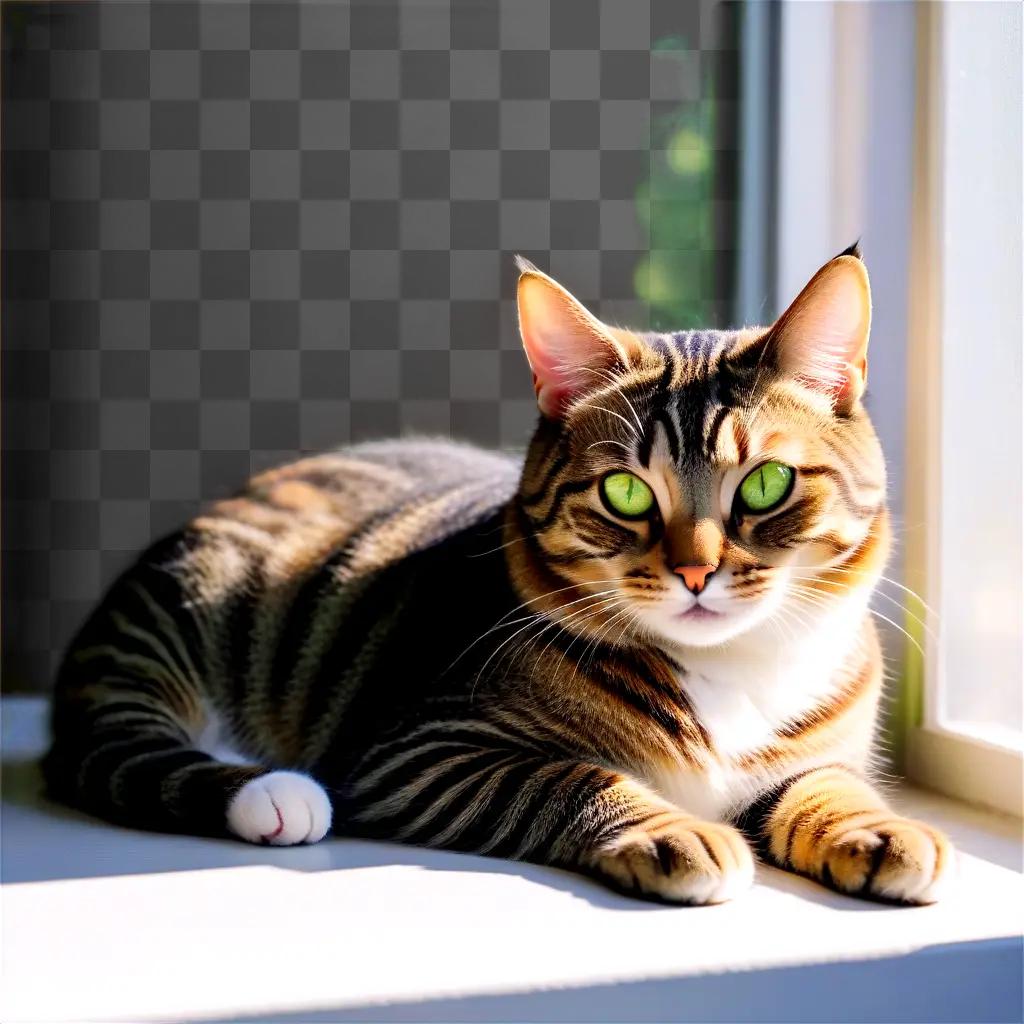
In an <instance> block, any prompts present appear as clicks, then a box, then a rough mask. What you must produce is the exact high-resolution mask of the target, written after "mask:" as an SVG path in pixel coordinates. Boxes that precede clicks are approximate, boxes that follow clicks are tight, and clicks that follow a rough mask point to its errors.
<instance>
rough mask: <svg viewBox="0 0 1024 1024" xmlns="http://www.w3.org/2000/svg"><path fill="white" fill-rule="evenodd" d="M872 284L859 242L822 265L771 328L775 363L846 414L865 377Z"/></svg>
mask: <svg viewBox="0 0 1024 1024" xmlns="http://www.w3.org/2000/svg"><path fill="white" fill-rule="evenodd" d="M870 330H871V286H870V284H869V283H868V273H867V270H866V269H865V267H864V263H863V262H862V261H861V259H860V251H859V249H858V248H857V246H851V247H850V248H849V249H847V250H846V251H845V252H843V253H841V254H840V255H839V256H837V257H836V258H835V259H833V260H831V261H830V262H828V263H826V264H825V266H823V267H822V268H821V270H819V271H818V272H817V273H816V274H815V275H814V277H812V278H811V280H810V283H809V284H808V285H807V286H806V287H805V288H804V290H803V291H802V292H801V293H800V294H799V295H798V296H797V297H796V299H795V300H794V302H793V304H792V305H791V306H790V307H789V309H787V310H786V312H785V313H783V314H782V316H780V317H779V319H778V320H777V321H776V323H775V326H774V327H772V329H771V331H770V340H769V344H770V345H771V348H772V356H773V361H774V363H775V365H776V366H777V367H778V369H779V370H781V371H782V372H783V373H785V374H787V375H789V376H792V377H794V378H796V379H797V380H798V381H799V382H800V383H801V384H803V385H805V386H806V387H809V388H811V389H812V390H813V391H815V392H817V393H818V394H820V395H823V396H824V397H826V398H827V399H828V400H829V402H830V403H831V404H832V407H833V408H834V409H835V410H836V412H840V413H846V412H849V411H850V409H851V408H852V407H853V406H854V404H855V403H856V402H857V400H858V399H859V398H860V396H861V395H862V394H863V393H864V387H865V385H866V384H867V376H868V334H869V332H870Z"/></svg>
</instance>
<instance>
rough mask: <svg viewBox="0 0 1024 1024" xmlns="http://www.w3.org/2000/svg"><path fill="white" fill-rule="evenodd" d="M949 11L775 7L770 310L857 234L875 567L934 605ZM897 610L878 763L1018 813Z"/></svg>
mask: <svg viewBox="0 0 1024 1024" xmlns="http://www.w3.org/2000/svg"><path fill="white" fill-rule="evenodd" d="M949 6H950V5H949V4H948V3H947V2H935V3H916V4H913V5H911V4H861V3H835V2H832V3H814V4H810V3H797V2H792V0H791V2H787V3H784V4H782V5H781V7H780V25H779V58H778V59H779V67H778V111H779V113H778V118H779V120H778V133H777V143H778V167H777V171H776V178H777V189H776V193H775V198H776V211H777V217H776V231H775V245H774V263H775V266H774V290H775V298H776V303H777V306H778V305H782V306H784V305H785V304H786V302H788V301H789V300H790V299H791V298H792V297H793V296H795V295H796V293H797V292H798V291H799V289H800V288H801V287H802V286H803V284H804V283H805V282H806V281H807V280H808V279H809V277H810V276H811V274H813V272H814V271H815V270H816V269H817V267H818V266H819V265H820V264H821V263H822V262H824V261H825V260H826V259H828V258H829V257H830V256H832V255H834V254H835V253H837V252H840V251H841V250H842V249H844V248H845V247H846V246H847V245H849V244H850V242H852V241H854V240H855V239H857V238H858V236H860V235H861V234H862V233H863V234H864V235H865V236H866V239H865V241H866V246H865V247H866V259H867V263H868V267H869V271H870V272H871V275H872V280H873V285H874V291H875V304H876V314H877V316H876V323H875V326H874V328H873V332H872V334H873V340H872V351H871V357H870V365H871V372H870V374H869V394H870V399H871V401H872V402H873V407H872V415H873V418H874V419H875V424H876V427H877V428H878V430H879V434H880V436H881V437H882V441H883V445H884V446H885V447H886V450H887V452H888V453H889V455H890V459H891V461H892V462H895V463H897V465H893V466H891V468H892V469H893V470H894V472H893V473H892V487H893V490H892V491H891V493H890V500H891V502H892V503H893V504H895V505H897V506H901V508H898V509H897V511H898V512H899V511H901V512H902V515H901V516H899V517H898V519H897V523H896V526H897V531H896V533H897V537H896V542H897V549H896V551H895V553H894V558H893V562H892V567H891V568H889V569H888V570H887V572H889V573H890V574H891V575H892V576H893V578H894V579H895V580H896V581H899V580H901V579H902V581H903V582H904V583H905V584H906V585H907V586H908V587H910V588H912V589H913V590H915V591H916V592H917V593H919V594H920V595H921V596H922V598H923V599H924V601H925V602H927V604H928V605H930V606H931V607H933V608H937V606H938V603H939V602H938V594H939V590H940V582H941V575H940V573H941V565H940V564H939V560H938V559H937V557H936V552H937V551H938V547H937V545H938V539H939V538H940V536H941V534H940V531H941V527H942V523H941V516H940V515H939V514H938V512H937V510H938V509H939V502H938V498H937V495H938V489H937V488H938V481H939V476H938V473H939V466H940V461H941V452H940V447H939V444H938V441H937V439H938V438H939V437H941V432H940V424H941V421H940V417H941V407H940V402H939V400H938V398H939V394H940V387H939V384H940V377H939V373H938V370H939V363H940V360H941V351H942V350H941V345H942V344H943V336H942V327H943V325H942V303H941V296H942V294H943V293H942V288H941V285H942V277H941V275H942V272H943V267H942V258H941V257H942V242H943V237H944V235H943V231H944V227H943V217H942V213H943V211H942V199H943V195H944V193H943V190H942V185H943V165H942V161H943V150H942V138H943V136H942V131H941V129H942V121H943V118H944V114H945V111H944V108H943V92H942V88H943V81H942V75H943V73H944V68H943V62H942V41H943V35H942V33H943V31H944V30H945V28H946V27H948V26H947V24H946V22H945V20H944V19H945V18H946V17H947V13H948V12H947V8H948V7H949ZM970 6H972V5H970V4H966V5H965V7H970ZM1007 6H1008V7H1013V6H1015V5H1014V4H1012V3H1010V4H1008V5H1007ZM883 193H884V194H883ZM774 312H775V313H778V312H780V310H779V309H778V308H776V309H775V310H774ZM883 320H884V323H883ZM880 364H882V365H880ZM1007 514H1014V512H1013V510H1009V511H1008V512H1007ZM1016 514H1019V511H1018V512H1017V513H1016ZM907 524H913V526H914V528H913V529H909V528H905V527H906V526H907ZM897 585H899V584H898V583H897ZM892 592H893V593H894V591H892ZM906 608H907V612H908V615H907V617H906V619H905V620H904V619H903V618H902V616H901V615H900V614H898V613H894V611H893V608H892V607H886V606H885V605H880V609H884V614H886V615H887V616H890V617H891V618H892V619H893V620H894V622H893V627H896V628H893V627H890V626H888V625H886V624H885V623H884V622H879V625H880V626H881V627H882V629H881V631H882V633H883V639H884V641H885V646H886V651H887V654H888V655H889V661H888V668H889V676H890V682H889V687H890V691H889V692H890V697H891V698H892V707H891V708H890V720H889V722H888V728H887V732H888V736H887V737H886V738H887V739H888V741H889V743H888V744H887V745H884V746H883V752H887V753H890V754H891V755H892V760H893V763H894V766H895V768H896V770H901V771H903V772H904V773H905V774H906V775H907V776H908V778H910V779H911V780H912V781H913V782H915V783H918V784H921V785H924V786H926V787H928V788H931V789H936V790H939V791H942V792H945V793H947V794H949V795H951V796H955V797H958V798H960V799H963V800H967V801H969V802H971V803H973V804H979V805H984V806H987V807H990V808H994V809H996V810H999V811H1003V812H1006V813H1010V814H1014V815H1018V816H1019V815H1020V814H1021V811H1022V784H1021V783H1022V768H1024V764H1022V758H1021V753H1020V751H1019V750H1015V749H1013V748H1012V747H1008V746H1006V745H1004V744H1000V743H999V742H997V741H995V740H993V739H992V738H990V737H986V736H980V735H977V734H973V735H972V734H969V733H968V732H967V731H965V730H964V729H960V728H956V727H954V726H953V725H952V724H951V723H949V722H948V721H947V720H945V719H944V716H943V715H942V701H941V683H940V678H941V671H940V669H941V650H942V646H941V635H942V633H941V615H940V616H939V617H938V618H933V617H931V616H930V615H929V614H928V613H926V612H925V610H924V606H923V605H918V604H916V602H915V601H914V600H913V599H912V598H910V599H908V600H907V604H906ZM955 613H956V612H955V609H952V610H950V614H955ZM914 616H917V617H918V618H920V619H923V620H925V621H927V623H928V626H929V630H928V631H926V630H924V629H921V628H919V626H918V625H917V624H916V622H915V619H914ZM901 626H906V627H907V631H908V632H909V633H911V635H912V637H913V639H912V640H910V641H905V639H904V636H902V635H901V633H900V632H899V627H901ZM917 644H920V646H921V647H922V648H923V649H924V653H925V657H924V658H923V659H922V658H921V656H920V655H919V654H918V653H917V649H916V646H915V645H917ZM894 655H895V657H894Z"/></svg>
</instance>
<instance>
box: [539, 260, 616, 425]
mask: <svg viewBox="0 0 1024 1024" xmlns="http://www.w3.org/2000/svg"><path fill="white" fill-rule="evenodd" d="M519 329H520V333H521V334H522V338H523V347H524V348H525V349H526V357H527V359H528V360H529V361H530V368H531V369H532V370H533V386H534V390H535V391H536V393H537V404H538V406H539V407H540V411H541V412H542V413H543V414H544V415H545V416H548V417H551V418H558V417H559V416H561V415H562V414H563V413H564V412H565V409H566V407H567V406H568V405H569V404H571V403H572V401H573V400H574V399H575V398H576V397H577V396H578V395H579V394H580V393H581V392H583V391H586V390H588V389H591V388H593V387H595V386H596V385H597V384H599V383H600V379H601V376H602V371H603V370H608V369H612V368H613V367H615V366H616V365H618V364H619V363H620V362H621V355H620V353H619V351H618V349H617V347H616V344H615V342H614V340H613V339H612V338H611V336H610V335H609V334H608V333H607V330H606V328H605V327H604V325H603V324H602V323H601V322H600V321H599V320H597V319H596V318H595V317H593V316H591V315H590V313H588V312H587V310H586V309H585V308H584V307H583V306H582V305H581V304H580V303H579V302H578V301H577V300H576V299H575V298H573V297H572V295H570V294H569V293H568V292H567V291H566V290H565V289H564V288H562V287H561V286H560V285H558V284H557V283H556V282H554V281H552V280H551V278H549V277H547V276H546V275H543V274H541V273H540V272H539V271H531V272H529V273H524V274H523V276H522V277H521V278H520V281H519Z"/></svg>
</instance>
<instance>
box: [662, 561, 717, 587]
mask: <svg viewBox="0 0 1024 1024" xmlns="http://www.w3.org/2000/svg"><path fill="white" fill-rule="evenodd" d="M672 571H673V572H677V573H679V575H680V576H682V577H683V582H684V583H685V584H686V589H687V590H690V591H692V592H693V593H694V594H699V593H700V592H701V591H702V590H703V589H704V585H705V584H706V583H707V581H708V577H709V576H710V575H711V574H712V573H713V572H714V571H715V566H713V565H677V566H676V567H675V569H673V570H672Z"/></svg>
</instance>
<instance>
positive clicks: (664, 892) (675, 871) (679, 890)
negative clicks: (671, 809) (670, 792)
mask: <svg viewBox="0 0 1024 1024" xmlns="http://www.w3.org/2000/svg"><path fill="white" fill-rule="evenodd" d="M588 866H589V867H590V868H592V869H593V870H596V871H597V872H598V873H599V874H600V875H602V876H603V877H604V878H606V879H608V881H610V882H611V883H612V884H613V885H614V886H615V887H616V888H618V889H621V890H623V891H626V892H631V893H638V894H642V895H644V896H648V897H651V898H654V899H661V900H666V901H668V902H671V903H685V904H691V905H697V904H704V903H723V902H725V901H726V900H730V899H732V898H733V897H734V896H738V895H739V894H740V893H742V892H745V891H746V890H747V889H749V888H750V886H751V884H752V883H753V881H754V858H753V855H752V854H751V852H750V847H749V846H748V845H747V843H746V840H745V839H744V838H743V836H742V835H740V833H739V832H737V831H736V829H734V828H732V827H731V826H729V825H720V824H717V823H715V822H707V821H698V820H696V819H694V818H687V817H685V816H682V815H680V816H678V817H668V816H659V817H658V818H657V819H654V820H652V821H651V822H650V823H644V824H642V825H637V826H635V827H634V828H630V829H627V830H626V831H624V832H622V833H620V834H619V835H618V836H616V837H615V839H613V840H612V841H611V842H609V843H607V844H605V845H604V846H602V847H601V848H599V849H598V850H597V851H596V852H595V854H594V855H593V856H592V858H591V859H590V861H589V863H588Z"/></svg>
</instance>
